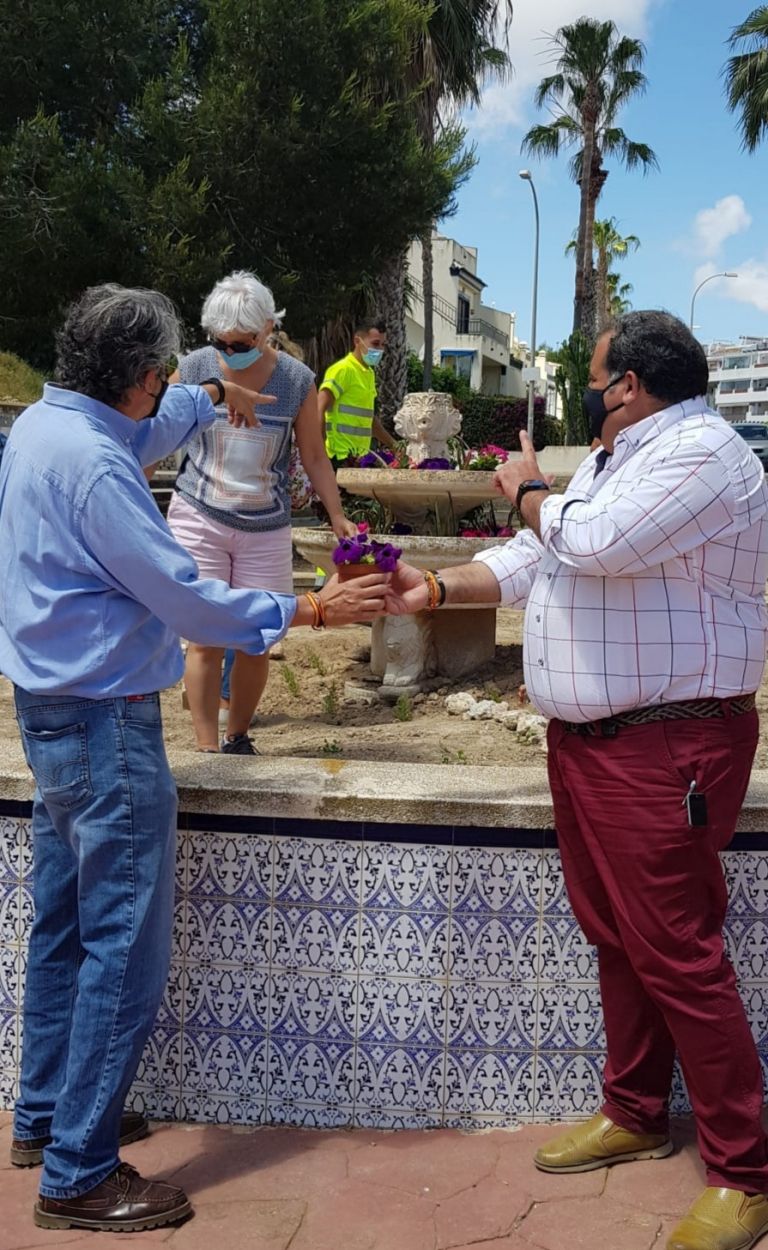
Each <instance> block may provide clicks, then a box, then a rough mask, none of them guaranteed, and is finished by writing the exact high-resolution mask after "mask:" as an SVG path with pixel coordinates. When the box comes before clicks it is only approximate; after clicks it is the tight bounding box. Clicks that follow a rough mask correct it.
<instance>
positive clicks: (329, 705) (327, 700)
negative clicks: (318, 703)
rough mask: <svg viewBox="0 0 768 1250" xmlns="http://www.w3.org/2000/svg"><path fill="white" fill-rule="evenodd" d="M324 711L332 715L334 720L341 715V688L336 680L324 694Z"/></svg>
mask: <svg viewBox="0 0 768 1250" xmlns="http://www.w3.org/2000/svg"><path fill="white" fill-rule="evenodd" d="M323 711H324V712H325V715H326V716H332V717H333V719H334V720H336V719H337V718H338V716H339V712H340V707H339V688H338V686H337V685H336V682H335V681H332V682H331V684H330V686H329V687H328V689H327V690H326V692H325V694H324V695H323Z"/></svg>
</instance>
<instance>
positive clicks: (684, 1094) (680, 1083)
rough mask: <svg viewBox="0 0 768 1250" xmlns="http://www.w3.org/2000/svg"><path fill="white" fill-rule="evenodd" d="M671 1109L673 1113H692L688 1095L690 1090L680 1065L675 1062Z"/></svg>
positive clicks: (670, 1100)
mask: <svg viewBox="0 0 768 1250" xmlns="http://www.w3.org/2000/svg"><path fill="white" fill-rule="evenodd" d="M669 1110H670V1114H671V1115H690V1114H691V1100H690V1098H689V1097H688V1090H687V1089H686V1088H685V1080H684V1079H683V1074H682V1072H681V1071H680V1065H679V1064H677V1063H676V1064H675V1067H674V1070H673V1072H672V1093H671V1096H670V1099H669Z"/></svg>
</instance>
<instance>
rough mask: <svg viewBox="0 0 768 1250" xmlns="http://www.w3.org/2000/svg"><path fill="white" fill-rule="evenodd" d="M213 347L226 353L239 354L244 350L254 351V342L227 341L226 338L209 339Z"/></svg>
mask: <svg viewBox="0 0 768 1250" xmlns="http://www.w3.org/2000/svg"><path fill="white" fill-rule="evenodd" d="M209 342H210V344H211V347H215V348H216V351H217V352H223V353H224V354H225V355H235V356H239V355H240V354H241V353H242V352H252V351H253V343H225V342H224V339H209Z"/></svg>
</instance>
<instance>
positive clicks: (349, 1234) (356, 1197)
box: [291, 1180, 435, 1250]
mask: <svg viewBox="0 0 768 1250" xmlns="http://www.w3.org/2000/svg"><path fill="white" fill-rule="evenodd" d="M433 1212H434V1203H433V1202H431V1201H429V1200H428V1199H425V1198H416V1197H413V1196H412V1195H411V1194H404V1193H402V1192H401V1191H399V1190H396V1189H389V1188H386V1187H383V1186H381V1185H366V1184H363V1183H361V1182H359V1181H353V1180H349V1181H347V1182H346V1183H345V1184H342V1185H337V1186H334V1187H332V1188H330V1189H329V1190H328V1192H327V1193H326V1194H325V1195H322V1196H320V1195H318V1196H316V1197H315V1198H313V1199H312V1200H311V1201H310V1203H309V1208H308V1211H307V1214H306V1217H305V1219H304V1222H303V1223H302V1225H301V1228H300V1229H299V1231H298V1233H297V1234H296V1236H295V1238H294V1240H293V1241H292V1242H291V1250H434V1247H435V1231H434V1221H433V1218H432V1217H433Z"/></svg>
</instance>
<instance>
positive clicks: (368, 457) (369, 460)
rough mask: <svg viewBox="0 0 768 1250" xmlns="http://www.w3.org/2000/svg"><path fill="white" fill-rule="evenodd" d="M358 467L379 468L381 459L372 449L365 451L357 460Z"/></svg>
mask: <svg viewBox="0 0 768 1250" xmlns="http://www.w3.org/2000/svg"><path fill="white" fill-rule="evenodd" d="M357 467H358V469H379V468H381V460H380V459H379V457H378V456H377V455H375V454H374V452H372V451H368V452H366V454H365V455H364V456H361V457H360V459H359V460H358V462H357Z"/></svg>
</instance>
